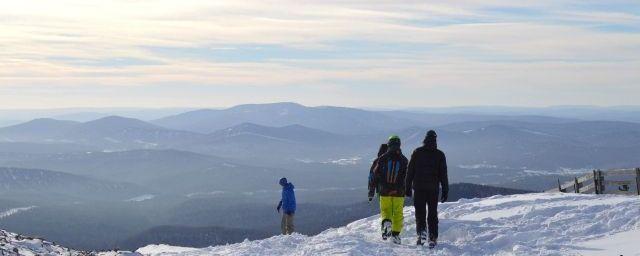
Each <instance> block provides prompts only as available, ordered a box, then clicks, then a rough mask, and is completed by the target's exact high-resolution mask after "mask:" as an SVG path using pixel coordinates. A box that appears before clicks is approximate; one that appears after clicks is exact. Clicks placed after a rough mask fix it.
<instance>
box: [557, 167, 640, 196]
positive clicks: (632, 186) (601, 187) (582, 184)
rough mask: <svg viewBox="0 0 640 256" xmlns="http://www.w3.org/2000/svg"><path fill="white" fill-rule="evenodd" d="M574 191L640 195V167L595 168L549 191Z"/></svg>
mask: <svg viewBox="0 0 640 256" xmlns="http://www.w3.org/2000/svg"><path fill="white" fill-rule="evenodd" d="M558 191H560V192H564V193H568V192H573V193H583V194H592V193H595V194H623V195H640V168H635V169H614V170H607V171H601V170H593V172H592V173H589V174H586V175H584V176H581V177H575V178H574V179H573V180H572V181H568V182H565V183H560V179H558V187H557V188H555V189H551V190H549V191H547V192H558Z"/></svg>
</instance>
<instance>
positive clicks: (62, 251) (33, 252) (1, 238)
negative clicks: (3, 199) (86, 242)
mask: <svg viewBox="0 0 640 256" xmlns="http://www.w3.org/2000/svg"><path fill="white" fill-rule="evenodd" d="M0 255H6V256H16V255H19V256H58V255H64V256H83V255H96V256H139V255H140V254H139V253H135V252H121V251H119V252H116V251H111V252H95V253H94V252H83V251H76V250H72V249H69V248H65V247H62V246H59V245H56V244H55V243H52V242H49V241H46V240H43V239H40V238H34V237H27V236H22V235H19V234H15V233H11V232H7V231H4V230H0Z"/></svg>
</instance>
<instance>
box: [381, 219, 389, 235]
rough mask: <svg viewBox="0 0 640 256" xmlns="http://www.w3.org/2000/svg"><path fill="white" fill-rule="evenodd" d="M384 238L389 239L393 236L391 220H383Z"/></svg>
mask: <svg viewBox="0 0 640 256" xmlns="http://www.w3.org/2000/svg"><path fill="white" fill-rule="evenodd" d="M381 231H382V240H387V238H389V237H390V236H391V220H382V227H381Z"/></svg>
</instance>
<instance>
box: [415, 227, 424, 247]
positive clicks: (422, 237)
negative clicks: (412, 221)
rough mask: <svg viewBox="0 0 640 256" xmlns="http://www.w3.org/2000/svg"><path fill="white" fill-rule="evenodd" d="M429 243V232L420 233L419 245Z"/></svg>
mask: <svg viewBox="0 0 640 256" xmlns="http://www.w3.org/2000/svg"><path fill="white" fill-rule="evenodd" d="M426 242H427V231H425V230H422V231H419V232H418V241H417V242H416V244H417V245H424V244H425V243H426Z"/></svg>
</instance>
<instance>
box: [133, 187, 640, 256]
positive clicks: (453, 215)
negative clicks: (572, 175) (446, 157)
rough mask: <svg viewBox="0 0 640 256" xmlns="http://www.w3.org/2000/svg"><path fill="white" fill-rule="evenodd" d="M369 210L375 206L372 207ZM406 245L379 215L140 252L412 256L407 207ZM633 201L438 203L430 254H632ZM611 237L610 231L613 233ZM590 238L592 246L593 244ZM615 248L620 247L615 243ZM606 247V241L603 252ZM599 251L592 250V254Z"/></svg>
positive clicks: (415, 250)
mask: <svg viewBox="0 0 640 256" xmlns="http://www.w3.org/2000/svg"><path fill="white" fill-rule="evenodd" d="M371 207H375V205H372V206H371ZM404 213H405V223H404V224H405V229H404V232H403V234H402V238H403V243H404V244H406V245H393V244H390V243H389V242H383V241H382V240H381V239H380V235H379V216H372V217H369V218H366V219H362V220H358V221H355V222H353V223H351V224H349V225H347V226H345V227H341V228H336V229H329V230H326V231H324V232H322V233H321V234H319V235H316V236H304V235H300V234H294V235H291V236H275V237H271V238H268V239H264V240H256V241H245V242H242V243H237V244H231V245H224V246H214V247H208V248H203V249H193V248H184V247H172V246H167V245H149V246H146V247H143V248H140V249H138V251H137V252H139V253H142V254H144V255H417V254H424V253H425V251H428V250H429V249H427V248H422V247H417V246H415V245H413V244H414V243H415V239H416V236H415V226H414V225H415V220H414V217H413V207H405V209H404ZM638 230H640V197H631V196H614V195H581V194H551V193H549V194H542V193H541V194H525V195H513V196H494V197H490V198H485V199H462V200H460V201H458V202H452V203H445V204H441V205H440V239H439V241H440V244H439V246H438V247H437V249H435V250H434V251H433V252H432V253H430V255H583V254H596V255H597V254H600V253H606V254H611V255H620V254H621V252H625V253H627V254H625V255H628V254H629V253H635V254H632V255H639V254H638V252H640V243H637V241H636V240H635V239H634V238H629V239H626V241H627V242H624V240H618V241H622V242H617V243H616V242H612V241H610V239H620V238H616V236H623V235H624V234H625V233H620V232H626V233H628V234H637V233H638V232H637V231H638ZM616 233H618V234H616ZM596 241H597V243H596ZM621 243H622V244H621ZM607 244H612V245H611V246H610V247H607ZM599 252H600V253H599Z"/></svg>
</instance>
